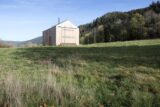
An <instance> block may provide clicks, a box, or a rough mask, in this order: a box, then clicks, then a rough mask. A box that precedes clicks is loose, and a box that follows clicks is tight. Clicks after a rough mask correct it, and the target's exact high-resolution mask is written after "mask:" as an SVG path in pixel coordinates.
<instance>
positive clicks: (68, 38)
mask: <svg viewBox="0 0 160 107" xmlns="http://www.w3.org/2000/svg"><path fill="white" fill-rule="evenodd" d="M43 44H44V45H56V46H58V45H65V44H71V45H79V28H78V27H77V26H75V25H74V24H73V23H72V22H70V21H64V22H62V23H59V24H57V25H55V26H54V27H51V28H49V29H47V30H45V31H43Z"/></svg>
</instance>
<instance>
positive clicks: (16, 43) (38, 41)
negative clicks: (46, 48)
mask: <svg viewBox="0 0 160 107" xmlns="http://www.w3.org/2000/svg"><path fill="white" fill-rule="evenodd" d="M0 43H2V44H4V45H9V46H13V47H21V46H25V45H29V44H35V45H41V44H42V37H41V36H40V37H37V38H34V39H31V40H27V41H21V42H20V41H5V40H0Z"/></svg>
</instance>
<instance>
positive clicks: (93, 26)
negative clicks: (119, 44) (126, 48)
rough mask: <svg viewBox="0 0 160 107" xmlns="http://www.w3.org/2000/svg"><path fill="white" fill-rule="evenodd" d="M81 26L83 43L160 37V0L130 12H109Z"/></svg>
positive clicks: (81, 40)
mask: <svg viewBox="0 0 160 107" xmlns="http://www.w3.org/2000/svg"><path fill="white" fill-rule="evenodd" d="M79 27H80V36H81V38H80V42H81V43H82V44H92V43H101V42H113V41H128V40H141V39H155V38H160V1H157V2H153V3H151V4H150V6H148V7H146V8H142V9H136V10H131V11H129V12H112V13H107V14H105V15H103V16H101V17H98V18H97V19H95V20H94V21H93V22H91V23H88V24H85V25H81V26H79Z"/></svg>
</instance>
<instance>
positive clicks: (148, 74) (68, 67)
mask: <svg viewBox="0 0 160 107" xmlns="http://www.w3.org/2000/svg"><path fill="white" fill-rule="evenodd" d="M0 87H1V88H0V107H39V106H41V107H46V105H48V106H49V107H159V106H160V40H151V41H150V40H146V41H131V42H115V43H109V44H94V45H88V46H81V47H39V48H18V49H0Z"/></svg>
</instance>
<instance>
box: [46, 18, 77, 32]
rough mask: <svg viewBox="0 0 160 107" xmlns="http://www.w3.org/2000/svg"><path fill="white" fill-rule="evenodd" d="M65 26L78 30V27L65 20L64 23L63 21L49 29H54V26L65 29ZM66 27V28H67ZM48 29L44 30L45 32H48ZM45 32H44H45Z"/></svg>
mask: <svg viewBox="0 0 160 107" xmlns="http://www.w3.org/2000/svg"><path fill="white" fill-rule="evenodd" d="M65 25H68V26H69V27H71V28H78V27H77V26H76V25H74V24H73V23H72V22H71V21H69V20H65V21H63V22H61V23H58V24H56V25H54V26H52V27H50V28H49V29H51V28H54V27H56V26H59V27H66V26H65ZM68 26H67V27H68ZM49 29H46V30H49ZM46 30H45V31H46Z"/></svg>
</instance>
